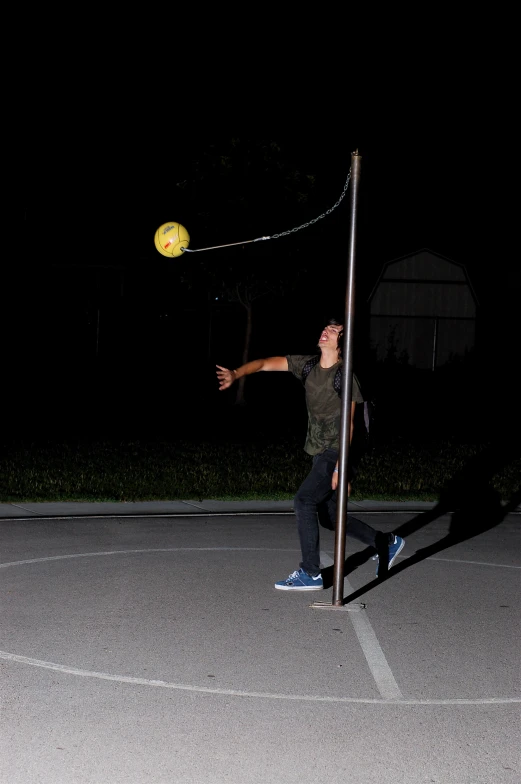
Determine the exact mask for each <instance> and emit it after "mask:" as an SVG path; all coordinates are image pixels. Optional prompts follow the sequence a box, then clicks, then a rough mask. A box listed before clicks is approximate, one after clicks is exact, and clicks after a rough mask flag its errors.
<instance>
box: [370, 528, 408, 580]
mask: <svg viewBox="0 0 521 784" xmlns="http://www.w3.org/2000/svg"><path fill="white" fill-rule="evenodd" d="M404 546H405V539H402V537H401V536H395V537H394V542H393V543H392V544H390V545H389V563H388V564H387V568H388V569H390V568H391V566H392V565H393V563H394V562H395V560H396V556H397V555H398V553H401V552H402V550H403V548H404ZM373 560H374V561H378V556H377V555H375V556H374V558H373ZM376 576H377V577H378V566H377V567H376Z"/></svg>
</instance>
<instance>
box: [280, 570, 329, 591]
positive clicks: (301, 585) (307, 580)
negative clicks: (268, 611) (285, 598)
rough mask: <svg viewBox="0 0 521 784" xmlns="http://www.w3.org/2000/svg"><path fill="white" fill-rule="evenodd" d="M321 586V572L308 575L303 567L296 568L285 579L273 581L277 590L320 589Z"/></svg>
mask: <svg viewBox="0 0 521 784" xmlns="http://www.w3.org/2000/svg"><path fill="white" fill-rule="evenodd" d="M323 587H324V583H323V582H322V575H321V574H319V575H317V576H316V577H310V576H309V574H307V573H306V572H305V571H304V570H303V569H297V571H296V572H293V574H290V576H289V577H288V578H287V579H286V580H280V582H278V583H275V588H278V589H279V591H321V590H322V588H323Z"/></svg>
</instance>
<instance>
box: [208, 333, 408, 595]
mask: <svg viewBox="0 0 521 784" xmlns="http://www.w3.org/2000/svg"><path fill="white" fill-rule="evenodd" d="M342 338H343V326H342V324H341V323H340V322H339V321H337V320H336V319H330V320H329V323H328V324H327V326H325V327H324V329H323V330H322V333H321V335H320V338H319V341H318V348H319V349H320V357H319V358H318V361H316V363H315V364H313V360H317V357H316V356H315V357H314V356H312V355H296V354H288V355H287V356H285V357H268V358H267V359H255V360H253V361H252V362H247V363H246V364H245V365H241V367H239V368H236V369H235V370H229V369H228V368H224V367H221V366H220V365H217V366H216V367H217V378H218V380H219V389H220V390H221V391H222V390H225V389H228V387H230V386H231V385H232V384H233V383H234V382H235V381H237V380H238V379H239V378H242V377H243V376H249V375H251V374H252V373H258V372H259V371H289V372H291V373H293V375H294V376H296V377H297V378H298V379H301V380H302V373H303V370H304V368H306V369H308V368H309V365H310V364H311V365H312V367H311V370H310V371H309V373H308V375H307V377H306V380H305V389H306V406H307V410H308V430H307V436H306V442H305V446H304V450H305V451H306V452H307V453H308V454H309V455H312V456H313V464H312V468H311V471H310V473H309V474H308V476H307V477H306V479H305V480H304V482H303V483H302V485H301V486H300V488H299V489H298V491H297V493H296V495H295V507H294V508H295V515H296V518H297V529H298V534H299V538H300V548H301V552H302V561H301V563H300V567H299V569H297V570H296V571H294V572H292V574H290V575H289V577H287V578H286V580H281V581H280V582H277V583H275V588H277V589H279V590H282V591H320V590H322V588H323V587H324V586H323V582H322V575H321V572H320V544H319V540H320V531H319V514H318V513H319V511H320V510H323V509H324V506H326V507H327V509H328V511H329V515H330V520H331V522H332V523H333V525H332V526H331V527H333V528H334V521H335V520H336V495H337V494H336V489H337V485H338V456H339V451H340V418H341V413H342V401H341V398H340V395H339V393H338V392H337V390H336V389H335V383H334V382H335V376H336V372H337V370H338V368H339V367H340V366H341V363H342ZM362 402H363V397H362V394H361V392H360V387H359V385H358V381H357V379H356V377H355V376H354V375H353V388H352V403H351V421H350V440H351V439H352V437H353V427H354V414H355V409H356V405H357V403H362ZM327 527H330V526H327ZM346 534H347V535H349V536H351V537H353V538H354V539H358V540H359V541H361V542H363V543H364V544H366V545H369V546H371V547H374V548H375V549H376V551H377V553H378V554H381V553H382V552H384V551H386V550H388V553H389V556H388V557H389V560H388V568H389V569H390V568H391V566H392V565H393V563H394V560H395V559H396V557H397V555H398V553H400V552H401V551H402V549H403V546H404V544H405V541H404V540H403V539H402V538H401V537H400V536H395V535H394V534H383V533H381V532H379V531H376V530H375V529H374V528H371V526H369V525H367V524H366V523H363V522H362V521H361V520H358V519H357V518H356V517H353V516H352V515H348V516H347V521H346ZM376 574H377V575H378V569H377V570H376Z"/></svg>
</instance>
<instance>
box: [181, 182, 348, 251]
mask: <svg viewBox="0 0 521 784" xmlns="http://www.w3.org/2000/svg"><path fill="white" fill-rule="evenodd" d="M350 179H351V169H349V171H348V173H347V179H346V181H345V185H344V190H343V191H342V193H341V194H340V198H339V199H338V201H337V202H336V203H335V204H333V206H332V207H330V209H329V210H326V211H325V212H323V213H322V215H319V216H318V218H313V219H312V220H310V221H308V222H307V223H303V224H302V226H295V228H294V229H288V231H280V232H279V233H278V234H272V235H271V236H269V237H257V239H256V240H246V241H245V242H230V243H228V244H227V245H213V246H212V247H211V248H195V249H194V250H192V249H191V248H181V250H182V251H183V253H200V252H201V251H203V250H215V249H216V248H230V247H231V246H232V245H247V244H248V243H250V242H261V241H262V240H276V239H278V238H279V237H286V236H287V235H288V234H294V233H295V232H296V231H300V229H305V228H307V227H308V226H312V225H313V223H316V222H317V221H319V220H321V219H322V218H325V217H326V215H330V214H331V213H332V212H333V210H336V208H337V207H338V205H339V204H340V202H341V201H342V199H343V198H344V196H345V195H346V192H347V189H348V187H349V181H350Z"/></svg>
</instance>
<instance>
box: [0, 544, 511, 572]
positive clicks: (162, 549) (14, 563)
mask: <svg viewBox="0 0 521 784" xmlns="http://www.w3.org/2000/svg"><path fill="white" fill-rule="evenodd" d="M185 550H186V551H190V550H192V551H194V552H199V551H200V552H203V551H204V552H220V551H222V552H234V551H235V552H243V551H244V552H263V553H265V552H268V553H295V552H298V550H297V549H296V548H295V547H287V548H282V547H157V548H153V549H148V548H147V549H142V550H107V551H101V552H99V553H70V554H69V555H48V556H46V557H44V558H28V559H26V560H23V561H7V562H5V563H0V569H6V568H7V567H8V566H23V565H24V564H32V563H42V562H44V561H64V560H66V559H67V558H94V557H96V556H98V555H126V554H132V553H175V552H182V551H183V552H184V551H185ZM321 555H323V556H325V557H326V558H328V559H329V561H328V564H325V563H324V566H327V565H332V564H333V561H332V559H331V558H330V557H329V556H328V555H326V553H322V554H321ZM407 558H409V556H403V555H399V556H398V560H401V559H404V560H407ZM425 560H426V561H444V562H446V563H455V564H470V565H474V566H497V567H498V568H500V569H521V566H514V565H512V564H499V563H488V562H486V561H465V560H462V559H458V558H435V557H434V556H429V557H428V558H426V559H425Z"/></svg>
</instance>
